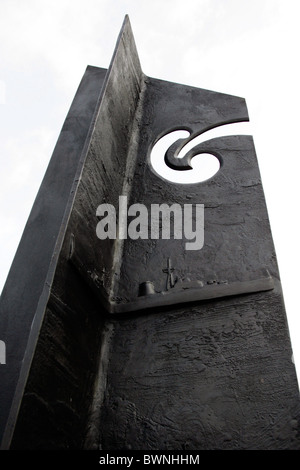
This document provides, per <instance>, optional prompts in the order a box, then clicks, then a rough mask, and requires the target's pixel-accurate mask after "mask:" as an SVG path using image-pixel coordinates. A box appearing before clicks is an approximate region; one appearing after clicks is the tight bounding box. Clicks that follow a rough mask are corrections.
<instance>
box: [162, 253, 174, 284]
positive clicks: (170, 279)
mask: <svg viewBox="0 0 300 470" xmlns="http://www.w3.org/2000/svg"><path fill="white" fill-rule="evenodd" d="M173 272H174V268H172V266H171V260H170V258H168V264H167V267H166V268H164V269H163V273H165V274H167V282H166V290H169V288H170V289H172V288H173V287H174V286H175V284H176V281H177V279H176V280H175V281H174V277H173Z"/></svg>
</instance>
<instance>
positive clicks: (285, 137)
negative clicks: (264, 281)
mask: <svg viewBox="0 0 300 470" xmlns="http://www.w3.org/2000/svg"><path fill="white" fill-rule="evenodd" d="M299 5H300V2H299V0H185V1H182V0H160V1H158V0H151V1H149V0H147V1H146V0H131V1H130V0H127V1H125V0H124V1H121V0H0V122H1V126H0V217H1V218H0V263H1V264H0V290H2V287H3V285H4V282H5V279H6V277H7V274H8V270H9V267H10V265H11V262H12V260H13V257H14V253H15V250H16V248H17V245H18V243H19V240H20V237H21V234H22V231H23V228H24V226H25V223H26V220H27V218H28V215H29V212H30V209H31V206H32V204H33V201H34V198H35V195H36V193H37V191H38V188H39V185H40V183H41V180H42V178H43V175H44V172H45V169H46V167H47V164H48V162H49V159H50V157H51V154H52V151H53V148H54V145H55V143H56V140H57V138H58V136H59V132H60V129H61V127H62V124H63V121H64V119H65V117H66V114H67V112H68V109H69V107H70V104H71V101H72V99H73V97H74V94H75V92H76V89H77V87H78V85H79V82H80V80H81V77H82V75H83V73H84V71H85V68H86V66H87V65H95V66H99V67H108V65H109V63H110V59H111V56H112V53H113V49H114V46H115V42H116V39H117V36H118V33H119V30H120V28H121V25H122V22H123V19H124V16H125V14H126V13H128V14H129V17H130V21H131V25H132V28H133V32H134V36H135V40H136V43H137V48H138V52H139V56H140V60H141V64H142V68H143V71H144V73H145V74H147V75H149V76H152V77H155V78H161V79H164V80H169V81H173V82H178V83H183V84H187V85H192V86H196V87H200V88H206V89H209V90H214V91H219V92H223V93H229V94H233V95H238V96H242V97H244V98H246V100H247V105H248V110H249V114H250V120H251V130H252V134H253V136H254V142H255V147H256V151H257V156H258V160H259V165H260V170H261V174H262V180H263V186H264V190H265V196H266V200H267V206H268V211H269V217H270V221H271V227H272V233H273V238H274V242H275V247H276V252H277V258H278V262H279V267H280V273H281V279H282V284H283V289H284V297H285V304H286V309H287V315H288V321H289V328H290V334H291V339H292V345H293V349H294V356H295V362H296V366H297V369H298V377H299V376H300V375H299V371H300V342H299V337H300V319H299V298H298V291H299V290H300V289H299V275H298V271H299V265H300V257H299V240H300V234H299V223H298V213H299V210H298V201H299V184H300V181H299V153H300V148H299V142H298V136H299V124H300V117H299V110H300V93H299V83H300V68H299V46H300V28H299V20H300V6H299Z"/></svg>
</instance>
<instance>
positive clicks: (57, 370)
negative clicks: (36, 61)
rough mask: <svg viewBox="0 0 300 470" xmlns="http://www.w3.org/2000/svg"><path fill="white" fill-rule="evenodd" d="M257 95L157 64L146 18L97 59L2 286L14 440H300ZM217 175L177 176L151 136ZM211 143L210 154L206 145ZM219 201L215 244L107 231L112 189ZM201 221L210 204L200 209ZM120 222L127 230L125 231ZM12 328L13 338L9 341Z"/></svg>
mask: <svg viewBox="0 0 300 470" xmlns="http://www.w3.org/2000/svg"><path fill="white" fill-rule="evenodd" d="M247 120H248V113H247V108H246V104H245V100H244V99H243V98H239V97H236V96H230V95H226V94H222V93H216V92H212V91H207V90H203V89H198V88H194V87H190V86H184V85H179V84H176V83H171V82H167V81H162V80H158V79H153V78H150V77H147V76H145V75H144V74H143V72H142V70H141V67H140V63H139V59H138V56H137V52H136V48H135V43H134V39H133V36H132V32H131V27H130V23H129V19H128V17H126V18H125V21H124V24H123V27H122V30H121V32H120V36H119V39H118V42H117V45H116V49H115V52H114V55H113V58H112V62H111V64H110V67H109V69H108V70H105V69H102V68H98V67H91V66H89V67H87V70H86V72H85V74H84V76H83V79H82V81H81V83H80V86H79V89H78V91H77V93H76V96H75V98H74V101H73V103H72V105H71V108H70V111H69V113H68V115H67V118H66V120H65V123H64V125H63V128H62V131H61V134H60V136H59V139H58V142H57V145H56V147H55V150H54V153H53V156H52V158H51V161H50V164H49V167H48V169H47V171H46V174H45V177H44V180H43V182H42V185H41V188H40V190H39V192H38V194H37V197H36V200H35V203H34V206H33V208H32V212H31V214H30V216H29V219H28V222H27V225H26V227H25V230H24V233H23V236H22V240H21V242H20V245H19V248H18V251H17V253H16V256H15V259H14V262H13V264H12V267H11V271H10V273H9V276H8V279H7V282H6V284H5V287H4V290H3V293H2V297H1V305H0V307H1V313H0V339H1V341H3V342H4V343H5V346H6V364H1V365H0V374H1V402H0V436H1V440H2V448H3V449H99V448H101V449H104V450H112V449H137V450H138V449H143V450H150V449H152V450H165V449H168V450H174V449H177V450H180V449H185V450H189V449H191V450H192V449H196V450H202V449H299V448H300V446H299V444H300V435H299V417H300V406H299V404H300V402H299V391H298V384H297V379H296V373H295V368H294V365H293V362H292V350H291V344H290V338H289V332H288V326H287V320H286V314H285V309H284V303H283V296H282V290H281V283H280V278H279V273H278V267H277V262H276V255H275V250H274V246H273V241H272V235H271V230H270V226H269V220H268V214H267V210H266V204H265V199H264V194H263V189H262V184H261V178H260V174H259V169H258V164H257V159H256V154H255V149H254V144H253V140H252V137H251V136H247V135H242V136H237V135H232V136H229V137H221V138H218V139H209V140H206V141H204V142H203V143H202V144H199V145H197V146H196V147H195V148H194V149H193V150H192V151H190V152H189V153H188V154H187V155H186V156H185V157H184V158H183V159H182V160H179V159H178V158H177V154H178V152H179V150H180V149H181V148H183V146H184V145H185V144H186V143H187V142H188V141H189V140H192V139H193V138H194V137H195V136H197V135H199V134H202V133H203V134H204V133H205V132H206V131H208V130H209V129H212V128H215V127H217V126H221V125H225V124H229V123H236V122H242V121H247ZM178 129H183V130H187V131H189V137H188V138H187V139H185V140H180V141H177V142H175V143H174V145H172V146H171V147H170V148H169V150H168V152H167V153H166V155H165V161H166V164H167V165H168V166H170V167H171V168H174V169H177V170H181V171H188V169H189V168H190V164H191V163H190V162H191V159H192V158H193V157H194V156H195V155H198V154H201V153H204V152H205V153H210V154H212V155H214V156H215V157H217V158H218V160H219V161H220V170H219V171H218V172H217V173H216V175H215V176H213V177H212V178H210V179H208V180H206V181H204V182H201V183H195V184H191V185H182V184H175V183H171V182H170V181H167V180H166V179H164V178H162V177H161V176H159V175H157V174H156V172H155V171H153V169H152V167H151V164H150V154H151V149H152V147H153V146H154V144H155V143H156V142H157V141H158V140H159V139H160V137H162V136H164V135H165V134H167V133H169V132H172V131H174V130H178ZM200 158H201V157H200ZM120 196H126V197H127V201H128V205H132V204H143V205H144V206H145V207H146V208H148V209H149V211H150V206H151V205H153V204H161V203H166V204H168V205H169V206H171V205H172V204H174V203H177V204H179V205H180V206H181V207H183V206H184V205H185V204H194V205H196V204H198V205H201V204H202V205H204V244H203V246H202V247H201V249H199V250H187V249H186V245H185V244H186V241H187V240H186V239H184V238H181V239H180V238H173V239H172V238H170V239H164V238H151V237H148V238H146V237H144V238H137V239H132V238H130V237H127V238H126V237H125V236H124V237H119V238H117V239H110V238H106V239H104V240H101V239H99V237H98V236H97V234H96V226H97V222H98V221H99V217H97V214H96V210H97V207H98V206H99V205H100V204H102V203H106V204H110V205H111V207H115V208H119V197H120ZM194 222H195V220H194ZM122 223H123V222H122V221H121V220H120V219H119V220H118V230H119V231H120V230H121V229H122ZM4 343H3V344H4Z"/></svg>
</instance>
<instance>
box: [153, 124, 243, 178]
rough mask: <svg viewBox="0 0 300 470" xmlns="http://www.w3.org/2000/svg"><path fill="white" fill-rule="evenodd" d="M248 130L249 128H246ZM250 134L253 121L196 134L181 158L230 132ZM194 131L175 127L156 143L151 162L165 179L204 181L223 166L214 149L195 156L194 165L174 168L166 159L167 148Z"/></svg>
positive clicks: (158, 173)
mask: <svg viewBox="0 0 300 470" xmlns="http://www.w3.org/2000/svg"><path fill="white" fill-rule="evenodd" d="M245 130H246V132H245ZM241 134H246V135H249V134H250V133H249V122H237V123H229V124H224V125H221V126H217V127H215V128H213V129H209V130H208V131H206V132H204V133H202V134H200V135H198V136H196V137H194V138H193V139H192V140H190V141H189V142H188V143H187V144H186V145H184V147H183V148H182V149H181V151H180V152H179V154H178V156H177V158H178V159H182V158H183V157H184V156H185V155H187V153H188V152H189V151H190V150H191V149H193V148H194V147H196V145H199V144H200V143H203V142H204V141H206V140H210V139H213V138H217V137H225V136H228V135H241ZM189 136H190V132H189V131H187V130H174V131H170V132H169V133H167V134H165V135H164V136H162V137H161V138H160V139H159V140H158V141H157V142H156V143H155V144H154V146H153V148H152V151H151V155H150V166H151V167H152V169H153V170H154V172H155V173H156V174H157V175H158V176H160V177H161V178H163V179H166V180H168V181H171V182H173V183H180V184H192V183H201V182H204V181H206V180H208V179H210V178H212V177H213V176H214V175H215V174H216V173H217V172H218V171H219V169H220V166H221V163H220V160H219V159H218V158H217V157H216V156H215V155H213V154H212V153H198V154H197V155H195V156H194V158H193V159H192V160H191V163H190V165H191V167H192V169H188V170H186V169H183V168H180V167H179V168H178V170H177V169H172V168H170V167H169V166H168V165H167V164H166V162H165V154H166V152H167V150H168V149H169V148H170V147H171V146H172V145H173V144H174V143H175V142H176V141H178V140H179V139H187V138H188V137H189Z"/></svg>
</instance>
